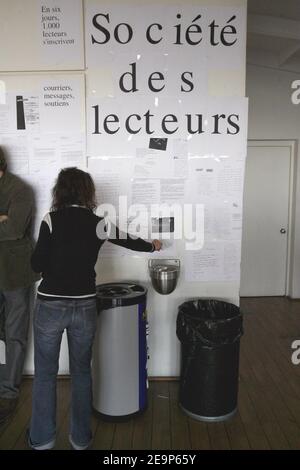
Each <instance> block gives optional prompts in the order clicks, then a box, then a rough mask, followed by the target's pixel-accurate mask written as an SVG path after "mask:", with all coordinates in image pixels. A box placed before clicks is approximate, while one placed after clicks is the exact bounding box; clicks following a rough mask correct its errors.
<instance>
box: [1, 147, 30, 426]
mask: <svg viewBox="0 0 300 470" xmlns="http://www.w3.org/2000/svg"><path fill="white" fill-rule="evenodd" d="M33 208H34V203H33V195H32V191H31V189H30V188H29V187H28V186H27V185H26V184H25V183H24V182H23V181H22V180H21V179H20V178H18V177H17V176H15V175H13V174H11V173H10V172H9V171H8V170H7V164H6V159H5V155H4V152H3V150H2V149H1V147H0V340H1V341H3V342H4V344H5V361H3V360H2V358H1V360H0V424H1V423H3V422H5V421H6V420H7V419H8V418H9V417H10V416H11V415H12V413H13V412H14V410H15V408H16V405H17V402H18V397H19V388H20V384H21V380H22V372H23V366H24V360H25V353H26V345H27V336H28V325H29V316H30V295H31V291H32V285H33V283H34V282H35V281H37V280H38V279H39V276H37V275H36V274H35V273H34V272H33V271H32V269H31V266H30V257H31V253H32V251H33V243H32V239H31V234H30V232H31V222H32V215H33Z"/></svg>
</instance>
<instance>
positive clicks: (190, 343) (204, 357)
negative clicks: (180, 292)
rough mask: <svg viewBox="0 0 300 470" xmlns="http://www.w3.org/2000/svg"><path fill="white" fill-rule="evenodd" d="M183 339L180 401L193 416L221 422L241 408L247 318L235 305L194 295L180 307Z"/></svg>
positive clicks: (179, 326) (179, 336)
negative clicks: (241, 351)
mask: <svg viewBox="0 0 300 470" xmlns="http://www.w3.org/2000/svg"><path fill="white" fill-rule="evenodd" d="M176 332H177V337H178V339H179V340H180V341H181V373H180V392H179V402H180V405H181V407H182V408H183V409H184V411H185V412H186V413H187V414H189V415H190V416H192V417H194V418H196V419H199V420H204V421H221V420H224V419H227V418H229V417H230V416H232V415H233V414H234V413H235V411H236V409H237V397H238V374H239V348H240V337H241V336H242V334H243V316H242V313H241V311H240V309H239V307H237V306H236V305H233V304H231V303H228V302H224V301H220V300H215V299H194V300H190V301H187V302H184V303H183V304H182V305H180V306H179V311H178V316H177V330H176Z"/></svg>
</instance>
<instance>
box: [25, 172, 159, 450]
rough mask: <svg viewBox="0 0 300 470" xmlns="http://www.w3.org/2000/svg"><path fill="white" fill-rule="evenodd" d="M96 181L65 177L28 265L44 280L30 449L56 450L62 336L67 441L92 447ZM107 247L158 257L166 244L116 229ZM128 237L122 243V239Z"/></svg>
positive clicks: (37, 317)
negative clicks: (67, 405)
mask: <svg viewBox="0 0 300 470" xmlns="http://www.w3.org/2000/svg"><path fill="white" fill-rule="evenodd" d="M95 208H96V203H95V187H94V183H93V180H92V178H91V176H90V175H89V174H88V173H85V172H83V171H81V170H79V169H77V168H67V169H64V170H62V171H61V172H60V173H59V175H58V179H57V181H56V184H55V186H54V188H53V204H52V211H51V212H49V213H48V214H46V216H45V217H44V219H43V221H42V223H41V227H40V232H39V237H38V241H37V244H36V247H35V250H34V253H33V255H32V259H31V264H32V268H33V270H34V271H36V272H41V273H42V281H41V283H40V285H39V287H38V292H37V301H36V306H35V314H34V322H33V323H34V363H35V377H34V383H33V398H32V417H31V424H30V430H29V436H28V440H29V445H30V446H31V447H32V448H33V449H38V450H44V449H51V448H53V447H54V444H55V434H56V423H55V416H56V376H57V372H58V361H59V350H60V344H61V338H62V334H63V331H64V330H66V331H67V338H68V348H69V357H70V374H71V420H70V430H69V441H70V443H71V445H72V447H73V449H76V450H84V449H87V448H88V447H89V445H90V443H91V441H92V432H91V427H90V421H91V412H92V379H91V356H92V344H93V339H94V335H95V331H96V318H97V309H96V282H95V279H96V273H95V269H94V266H95V264H96V261H97V257H98V252H99V249H100V248H101V246H102V245H103V243H104V242H105V239H100V238H98V236H97V233H96V230H97V226H98V224H99V223H102V222H103V219H101V218H100V217H98V216H97V215H95V214H94V212H93V211H94V209H95ZM114 235H115V236H114V238H110V235H109V233H107V237H106V239H107V240H108V241H110V242H111V243H114V244H116V245H119V246H122V247H125V248H129V249H131V250H135V251H145V252H153V251H155V250H160V248H161V242H160V241H159V240H154V241H153V242H152V243H149V242H146V241H145V240H142V239H141V238H136V239H134V238H132V237H130V235H128V234H124V233H122V236H121V233H120V232H119V230H118V229H117V228H116V230H115V234H114ZM124 235H125V236H124Z"/></svg>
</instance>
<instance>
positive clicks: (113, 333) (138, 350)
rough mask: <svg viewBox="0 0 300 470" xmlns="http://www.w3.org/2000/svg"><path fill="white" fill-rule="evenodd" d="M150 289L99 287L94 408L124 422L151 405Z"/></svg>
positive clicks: (118, 285)
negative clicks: (148, 362) (148, 382)
mask: <svg viewBox="0 0 300 470" xmlns="http://www.w3.org/2000/svg"><path fill="white" fill-rule="evenodd" d="M146 295H147V290H146V289H145V288H144V287H142V286H140V285H137V284H134V283H111V284H103V285H99V286H97V304H98V311H99V315H98V328H97V333H96V338H95V342H94V350H93V362H92V371H93V408H94V411H95V412H96V413H99V414H100V415H101V417H102V418H104V419H107V420H116V421H122V420H126V419H128V418H131V417H132V416H134V415H136V414H139V413H141V412H142V411H144V410H145V409H146V406H147V338H146V334H147V318H146Z"/></svg>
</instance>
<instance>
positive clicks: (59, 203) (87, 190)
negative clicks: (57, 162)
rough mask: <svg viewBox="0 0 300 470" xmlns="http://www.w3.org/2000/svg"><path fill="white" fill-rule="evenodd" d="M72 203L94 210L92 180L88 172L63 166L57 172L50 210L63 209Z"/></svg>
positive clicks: (94, 197)
mask: <svg viewBox="0 0 300 470" xmlns="http://www.w3.org/2000/svg"><path fill="white" fill-rule="evenodd" d="M73 204H76V205H79V206H84V207H87V208H88V209H90V210H94V209H95V208H96V207H97V203H96V191H95V185H94V181H93V179H92V177H91V175H90V174H89V173H86V172H85V171H82V170H79V169H78V168H76V167H70V168H64V169H63V170H61V171H60V172H59V175H58V177H57V180H56V183H55V185H54V187H53V189H52V206H51V210H52V211H57V210H59V209H64V208H66V207H68V206H71V205H73Z"/></svg>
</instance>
